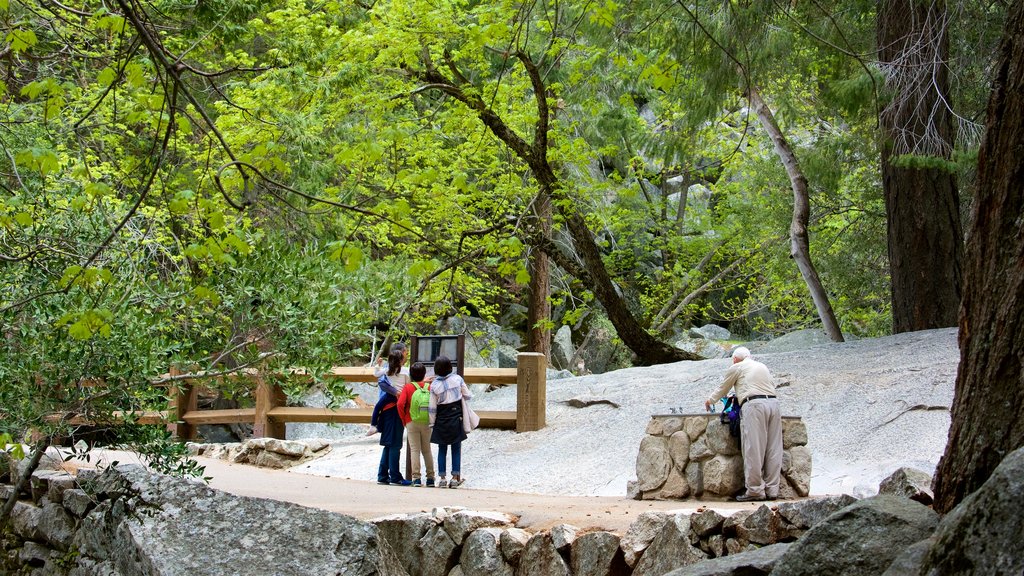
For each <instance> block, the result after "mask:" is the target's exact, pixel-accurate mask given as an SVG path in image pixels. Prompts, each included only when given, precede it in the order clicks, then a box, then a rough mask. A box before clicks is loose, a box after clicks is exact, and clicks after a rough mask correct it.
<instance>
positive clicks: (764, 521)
mask: <svg viewBox="0 0 1024 576" xmlns="http://www.w3.org/2000/svg"><path fill="white" fill-rule="evenodd" d="M779 520H780V518H779V517H778V516H776V515H775V514H774V513H773V512H772V510H771V508H769V507H767V506H765V505H761V506H758V508H757V510H754V513H753V514H751V515H750V516H747V517H746V518H744V519H743V521H742V522H740V523H739V524H738V525H737V526H736V535H737V536H739V537H740V538H741V539H743V540H746V541H747V542H751V543H753V544H761V545H764V544H775V543H777V542H780V541H781V540H782V539H784V538H785V537H786V536H787V535H788V532H787V531H785V530H784V529H783V528H782V525H781V522H780V521H779Z"/></svg>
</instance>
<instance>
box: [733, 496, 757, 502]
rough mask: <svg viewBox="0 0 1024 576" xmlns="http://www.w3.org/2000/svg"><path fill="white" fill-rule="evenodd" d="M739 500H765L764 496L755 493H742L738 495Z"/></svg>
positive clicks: (737, 499)
mask: <svg viewBox="0 0 1024 576" xmlns="http://www.w3.org/2000/svg"><path fill="white" fill-rule="evenodd" d="M736 501H737V502H764V496H755V495H753V494H740V495H739V496H737V497H736Z"/></svg>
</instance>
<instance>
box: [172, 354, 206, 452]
mask: <svg viewBox="0 0 1024 576" xmlns="http://www.w3.org/2000/svg"><path fill="white" fill-rule="evenodd" d="M169 373H170V375H171V376H178V375H179V374H181V370H179V369H178V368H176V367H173V366H172V367H171V369H170V371H169ZM170 392H171V394H170V396H171V399H170V406H169V407H168V408H169V409H168V416H170V422H169V423H168V424H167V429H168V430H170V432H171V434H174V437H175V438H177V439H178V440H194V439H195V437H196V427H195V426H193V425H191V424H189V423H188V422H186V421H185V414H187V413H188V412H189V411H192V410H196V409H197V408H198V407H199V390H198V389H197V388H196V387H195V386H193V385H192V381H191V380H178V381H176V382H175V383H174V384H173V385H172V386H171V390H170Z"/></svg>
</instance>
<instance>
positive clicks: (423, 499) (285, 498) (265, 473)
mask: <svg viewBox="0 0 1024 576" xmlns="http://www.w3.org/2000/svg"><path fill="white" fill-rule="evenodd" d="M196 460H197V461H198V462H199V463H200V464H201V465H203V466H205V467H206V474H205V475H206V476H208V477H210V478H211V479H210V482H209V485H210V486H211V487H212V488H216V489H217V490H223V491H224V492H229V493H231V494H235V495H237V496H250V497H253V498H266V499H270V500H279V501H282V502H292V503H294V504H298V505H300V506H307V507H310V508H320V509H322V510H329V511H331V512H339V513H342V514H348V515H350V516H355V517H356V518H360V519H362V520H371V519H373V518H379V517H383V516H389V515H392V514H414V513H417V512H429V511H430V510H432V509H433V508H437V507H443V506H462V507H464V508H466V509H469V510H476V511H492V512H504V513H507V514H514V515H516V516H518V517H519V521H518V523H517V526H518V527H520V528H524V529H527V530H530V531H540V530H545V529H548V528H551V527H552V526H555V525H558V524H571V525H573V526H576V527H577V528H582V529H602V530H609V531H612V532H616V533H618V534H623V533H625V531H626V529H627V528H628V527H629V525H630V524H631V523H633V521H634V520H635V519H636V517H637V516H639V515H640V514H642V513H644V512H651V511H673V512H686V513H693V512H696V511H697V510H698V509H701V508H704V507H709V508H713V509H714V510H717V511H718V512H719V513H721V514H723V515H729V514H732V513H734V512H736V511H737V510H748V509H749V510H754V509H756V508H757V505H756V504H754V503H745V504H741V503H738V502H697V501H686V502H664V501H638V500H628V499H626V498H625V497H612V496H557V495H541V494H521V493H514V492H502V491H497V490H479V489H473V488H468V487H461V488H458V489H455V490H452V489H448V488H444V489H442V488H412V487H400V486H382V485H378V484H377V483H375V482H367V481H362V480H349V479H345V478H332V477H325V476H314V475H310V474H295V473H290V472H286V471H284V470H270V469H266V468H257V467H255V466H248V465H245V464H231V463H229V462H226V461H224V460H213V459H210V458H202V457H199V458H196ZM111 461H117V462H119V463H121V464H126V463H140V462H139V460H138V458H137V457H136V456H134V455H132V454H129V453H126V452H110V451H95V452H94V454H93V458H91V461H90V462H88V463H85V462H72V463H71V464H72V466H74V467H76V468H92V467H95V466H103V465H107V464H109V463H110V462H111Z"/></svg>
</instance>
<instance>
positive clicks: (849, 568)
mask: <svg viewBox="0 0 1024 576" xmlns="http://www.w3.org/2000/svg"><path fill="white" fill-rule="evenodd" d="M937 524H938V514H936V513H935V511H933V510H932V509H930V508H927V507H925V506H924V505H922V504H920V503H918V502H914V501H912V500H909V499H906V498H901V497H897V496H889V495H881V496H875V497H873V498H868V499H866V500H861V501H859V502H856V503H854V504H851V505H850V506H847V507H846V508H843V509H842V510H839V511H838V512H836V513H834V514H832V515H831V516H829V517H828V518H825V519H824V520H822V521H821V522H819V523H818V524H817V525H816V526H814V527H813V528H811V529H810V530H808V531H807V533H806V534H804V535H803V536H801V537H800V539H799V540H797V542H796V543H795V544H793V545H792V546H790V548H789V550H788V551H787V552H786V553H785V554H784V555H783V556H782V558H780V559H779V561H778V563H777V564H776V565H775V568H774V570H773V571H772V574H778V575H780V576H781V575H785V576H801V575H807V576H815V575H819V574H844V575H848V576H869V575H877V574H881V573H882V572H884V571H885V570H886V569H887V568H888V567H889V565H890V564H892V562H893V561H894V560H895V559H896V557H897V556H898V555H899V554H900V553H902V552H903V550H904V549H906V548H907V547H909V546H911V545H912V544H914V543H916V542H918V541H920V540H923V539H925V538H928V537H929V536H931V534H932V532H933V531H934V530H935V527H936V525H937ZM839 551H842V552H841V553H840V552H839Z"/></svg>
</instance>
